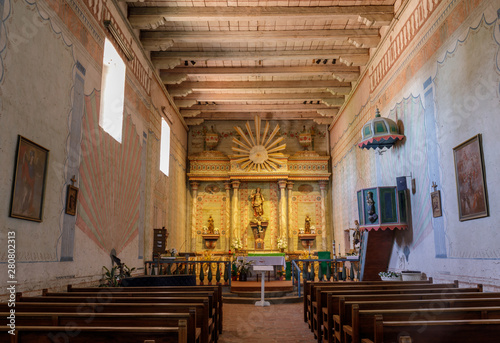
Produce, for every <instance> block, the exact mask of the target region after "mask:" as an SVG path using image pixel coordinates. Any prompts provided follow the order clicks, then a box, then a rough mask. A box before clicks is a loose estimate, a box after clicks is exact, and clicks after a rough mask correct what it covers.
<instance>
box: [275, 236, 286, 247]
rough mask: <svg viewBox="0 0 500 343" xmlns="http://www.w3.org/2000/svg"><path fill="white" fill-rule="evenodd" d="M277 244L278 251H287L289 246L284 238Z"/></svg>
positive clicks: (279, 239)
mask: <svg viewBox="0 0 500 343" xmlns="http://www.w3.org/2000/svg"><path fill="white" fill-rule="evenodd" d="M276 244H277V245H278V249H286V248H287V246H288V245H287V244H286V240H285V239H284V238H283V237H280V238H278V241H277V242H276Z"/></svg>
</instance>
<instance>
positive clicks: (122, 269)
mask: <svg viewBox="0 0 500 343" xmlns="http://www.w3.org/2000/svg"><path fill="white" fill-rule="evenodd" d="M102 268H103V269H104V270H105V271H106V272H105V273H104V276H103V278H102V280H101V284H100V285H99V287H119V286H120V285H121V282H122V280H123V279H124V278H127V277H130V276H132V272H133V271H134V270H135V268H129V267H127V265H125V264H121V265H120V266H118V265H116V266H114V267H112V268H111V269H108V268H106V266H102Z"/></svg>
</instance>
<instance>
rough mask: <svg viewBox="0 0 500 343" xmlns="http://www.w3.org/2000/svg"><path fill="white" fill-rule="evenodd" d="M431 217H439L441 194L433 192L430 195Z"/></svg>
mask: <svg viewBox="0 0 500 343" xmlns="http://www.w3.org/2000/svg"><path fill="white" fill-rule="evenodd" d="M431 202H432V216H433V217H434V218H437V217H441V216H442V215H443V210H442V209H441V192H440V191H435V192H432V193H431Z"/></svg>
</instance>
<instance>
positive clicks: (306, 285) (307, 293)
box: [304, 277, 433, 323]
mask: <svg viewBox="0 0 500 343" xmlns="http://www.w3.org/2000/svg"><path fill="white" fill-rule="evenodd" d="M432 282H433V280H432V277H430V278H429V279H428V280H420V281H391V283H393V284H429V283H430V284H432ZM386 283H387V281H307V280H305V281H304V322H306V323H307V316H306V315H307V307H308V299H309V300H310V294H311V289H312V288H311V287H314V286H315V285H322V286H335V285H381V284H386Z"/></svg>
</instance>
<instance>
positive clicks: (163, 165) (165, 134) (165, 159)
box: [160, 118, 170, 176]
mask: <svg viewBox="0 0 500 343" xmlns="http://www.w3.org/2000/svg"><path fill="white" fill-rule="evenodd" d="M169 165H170V126H169V125H168V124H167V122H166V121H165V119H163V118H161V140H160V170H161V171H162V172H163V174H165V175H167V176H168V168H169Z"/></svg>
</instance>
